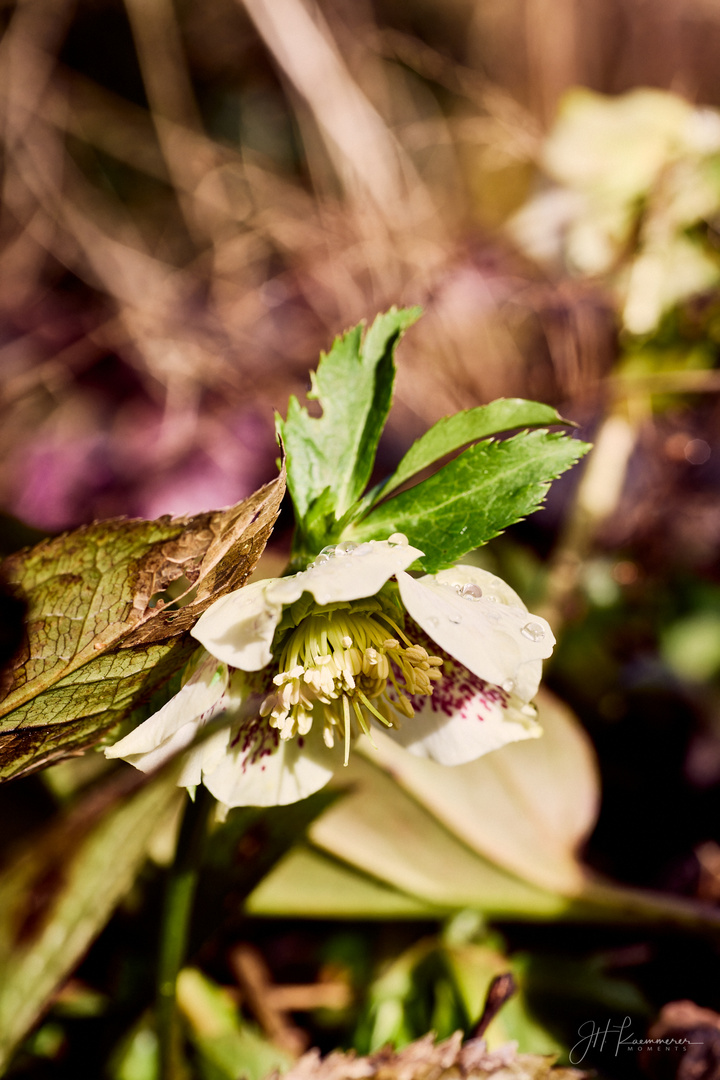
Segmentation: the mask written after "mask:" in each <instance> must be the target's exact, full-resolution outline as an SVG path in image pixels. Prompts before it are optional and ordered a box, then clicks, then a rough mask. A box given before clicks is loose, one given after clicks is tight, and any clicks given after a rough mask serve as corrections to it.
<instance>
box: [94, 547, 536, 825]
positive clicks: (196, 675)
mask: <svg viewBox="0 0 720 1080" xmlns="http://www.w3.org/2000/svg"><path fill="white" fill-rule="evenodd" d="M422 554H423V553H422V552H421V551H419V550H418V549H417V548H415V547H411V546H410V545H409V544H408V542H407V540H406V538H405V537H404V536H401V535H400V534H396V535H395V536H392V537H390V539H389V540H383V541H377V540H372V541H369V542H366V543H362V544H354V543H350V542H345V543H340V544H338V545H337V546H333V547H329V548H325V549H324V550H323V551H322V552H321V553H320V555H319V556H317V558H316V561H315V562H314V563H311V564H310V566H309V567H308V568H307V570H304V571H303V572H302V573H299V574H295V575H294V576H292V577H286V578H273V579H270V580H265V581H256V582H254V583H252V584H250V585H246V586H245V587H244V588H242V589H239V590H237V591H236V592H232V593H229V594H228V595H226V596H224V597H222V598H221V599H220V600H217V601H216V602H215V603H214V604H212V605H211V606H210V607H209V608H208V610H207V611H206V612H205V613H204V614H203V615H202V616H201V617H200V619H199V620H198V622H197V624H196V625H195V627H194V629H193V631H192V633H193V636H194V637H195V638H197V640H198V641H199V642H200V643H201V645H203V646H204V651H203V652H202V653H200V655H199V657H198V658H197V660H196V662H195V665H194V668H193V670H192V672H191V674H190V675H189V676H187V677H186V681H185V684H184V685H183V687H182V689H181V690H180V691H179V693H178V694H176V696H175V697H174V698H172V699H171V700H170V701H169V702H168V703H167V705H165V706H164V707H163V708H162V709H160V711H159V712H157V713H155V715H154V716H151V717H150V719H149V720H146V721H145V723H143V724H141V725H140V726H139V727H138V728H136V729H135V730H134V731H132V732H130V734H129V735H127V736H125V738H123V739H121V740H120V741H119V742H118V743H116V744H115V745H114V746H111V747H109V748H108V749H106V751H105V753H106V754H107V756H108V757H121V758H125V759H126V760H127V761H129V762H131V763H132V764H133V765H135V766H136V767H137V768H139V769H142V770H143V771H149V770H150V769H153V768H155V767H156V766H157V765H159V764H160V763H161V762H163V761H164V760H166V759H167V758H168V757H170V756H172V755H173V754H174V753H176V752H177V751H178V750H180V749H182V748H183V747H185V746H189V744H190V743H191V742H192V741H193V739H194V738H195V736H196V734H197V733H198V731H199V730H200V729H201V728H202V727H203V726H204V725H205V724H207V723H208V722H209V721H210V720H212V719H220V718H222V719H223V723H222V725H221V726H218V730H217V731H215V732H214V733H213V734H212V735H210V736H209V737H208V738H206V739H205V741H204V742H202V743H201V744H200V745H199V746H197V747H195V748H193V749H191V750H190V751H189V753H188V756H187V758H186V761H185V764H184V766H183V771H182V775H181V777H180V780H179V783H180V784H182V785H184V786H186V787H193V786H194V785H196V784H199V783H201V782H202V783H204V784H205V786H206V787H207V788H208V789H209V790H210V792H211V793H212V794H213V795H214V796H215V798H216V799H218V801H219V802H221V803H224V804H225V805H226V806H246V805H254V806H268V805H277V804H285V803H291V802H295V801H297V800H298V799H302V798H305V797H306V796H307V795H310V794H312V793H313V792H314V791H317V790H318V789H319V788H321V787H323V786H324V784H325V783H327V781H328V780H329V779H330V777H331V776H332V774H333V773H334V772H335V771H336V769H337V768H338V767H339V766H341V765H342V764H343V763H347V760H348V755H349V753H350V748H351V745H352V744H353V742H354V741H355V739H356V738H357V736H358V735H360V734H365V735H366V736H368V737H369V738H370V739H371V740H372V731H373V729H376V730H377V729H378V728H381V729H385V730H386V731H387V733H388V734H389V735H390V736H391V737H393V738H395V739H397V740H398V741H399V742H400V743H401V744H402V745H403V746H405V747H406V748H407V749H408V750H409V751H410V752H411V753H414V754H417V755H419V756H423V757H430V758H432V759H434V760H435V761H438V762H441V763H443V764H446V765H459V764H462V763H464V762H467V761H472V760H474V759H475V758H477V757H480V756H481V755H482V754H485V753H487V752H488V751H490V750H495V749H497V748H498V747H500V746H503V745H505V744H506V743H509V742H516V741H518V740H520V739H528V738H534V737H536V736H537V735H539V734H540V727H539V725H538V724H537V722H536V720H535V710H534V708H533V706H532V705H530V704H529V703H530V701H531V700H532V698H533V697H534V696H535V693H536V692H537V689H538V685H539V682H540V675H541V667H542V664H541V662H542V659H543V658H544V657H547V656H549V655H550V653H551V652H552V647H553V644H554V640H555V639H554V637H553V635H552V631H551V630H550V627H549V626H548V624H547V623H546V622H545V620H544V619H542V618H540V617H539V616H536V615H529V614H528V611H527V608H526V607H525V605H524V604H523V602H522V601H521V600H520V598H519V596H518V595H517V594H516V593H515V592H514V591H513V590H512V589H511V588H510V587H509V586H508V585H506V584H505V582H504V581H502V580H501V579H500V578H498V577H495V575H493V574H490V573H488V572H486V571H484V570H480V569H478V568H477V567H474V566H466V565H458V566H455V567H453V568H452V569H449V570H443V571H441V572H440V573H438V574H432V575H430V574H428V575H425V576H424V577H420V578H414V577H412V576H411V575H410V574H408V573H406V570H407V568H408V567H409V566H410V565H411V564H412V563H413V562H414V561H415V560H416V559H417V558H419V557H420V556H422ZM393 579H394V580H393Z"/></svg>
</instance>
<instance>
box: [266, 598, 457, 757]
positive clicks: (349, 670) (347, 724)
mask: <svg viewBox="0 0 720 1080" xmlns="http://www.w3.org/2000/svg"><path fill="white" fill-rule="evenodd" d="M401 642H402V643H401ZM442 663H443V661H442V660H441V659H440V657H438V656H430V655H429V653H428V652H427V650H426V649H424V648H423V647H422V646H421V645H413V644H411V642H410V641H409V639H408V638H407V637H406V636H405V634H404V633H403V631H402V630H401V629H400V627H399V626H397V625H396V623H395V622H394V621H393V620H392V619H391V618H389V617H388V616H387V615H386V614H385V613H381V612H374V611H373V612H368V611H367V610H352V608H351V609H350V610H348V609H347V608H346V607H343V608H342V609H338V610H332V611H323V612H316V613H314V614H311V615H308V616H306V618H304V619H303V620H302V621H301V622H300V623H299V625H298V626H297V627H295V629H294V630H293V631H292V632H291V634H290V635H289V637H288V639H287V641H286V642H285V644H284V647H283V649H282V653H281V655H280V660H279V673H278V674H277V675H276V676H275V677H274V679H273V683H274V684H275V687H276V688H277V689H276V690H274V691H273V692H272V693H270V694H268V695H267V697H266V698H265V700H264V701H263V703H262V706H261V709H260V714H261V716H267V717H268V718H269V720H268V722H269V724H270V726H271V727H274V728H277V729H278V731H279V734H280V738H281V739H291V738H293V737H294V736H296V735H300V736H303V735H307V733H308V732H309V731H310V728H311V727H312V725H313V723H314V722H317V721H320V722H322V725H323V739H324V741H325V745H326V746H328V747H332V746H334V745H335V739H336V736H339V737H340V738H341V739H342V740H343V741H344V743H345V764H347V761H348V756H349V753H350V743H351V741H352V739H353V737H354V736H355V735H356V734H358V733H359V732H361V731H362V732H364V733H365V734H366V735H370V721H371V718H373V717H374V718H375V719H376V720H378V721H380V723H381V724H384V725H385V726H386V727H398V726H399V724H400V717H401V716H406V717H408V718H411V717H412V716H413V715H414V709H413V706H412V703H411V702H410V700H409V698H408V696H407V695H408V694H410V695H413V694H421V695H424V696H429V695H430V694H432V690H433V682H435V681H437V680H438V679H439V678H441V674H440V670H439V669H440V668H441V667H442Z"/></svg>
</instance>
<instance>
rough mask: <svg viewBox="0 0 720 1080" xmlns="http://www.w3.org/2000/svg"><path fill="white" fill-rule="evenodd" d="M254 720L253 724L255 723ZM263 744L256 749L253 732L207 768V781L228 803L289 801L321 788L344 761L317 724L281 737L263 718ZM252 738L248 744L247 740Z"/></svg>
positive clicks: (263, 803) (249, 803)
mask: <svg viewBox="0 0 720 1080" xmlns="http://www.w3.org/2000/svg"><path fill="white" fill-rule="evenodd" d="M256 723H257V722H256V721H254V720H252V721H250V724H251V725H252V724H256ZM261 723H262V725H263V728H264V731H265V744H264V748H263V749H262V750H261V751H260V753H258V752H257V744H256V743H255V742H254V740H253V737H252V735H251V737H250V739H249V740H246V743H245V744H244V742H243V738H242V734H243V732H242V731H241V737H240V738H239V739H236V740H235V746H232V747H229V748H228V749H227V752H226V753H225V754H224V755H223V757H222V759H221V760H220V762H219V764H218V765H217V766H216V768H214V769H213V770H212V771H210V770H209V769H204V770H203V783H204V784H205V787H206V788H207V789H208V790H209V791H210V792H211V793H212V794H213V795H214V796H215V798H216V799H217V800H218V801H219V802H221V803H224V804H225V805H226V806H285V805H286V804H287V803H293V802H297V801H298V800H299V799H305V798H307V796H308V795H312V794H313V793H314V792H316V791H319V790H320V788H322V787H324V786H325V784H327V782H328V780H330V778H331V776H332V775H333V773H334V772H335V771H336V769H337V768H338V767H339V766H340V765H341V764H342V754H341V751H340V748H338V747H336V748H335V749H333V750H329V749H328V748H327V747H326V746H325V745H324V743H323V741H322V736H321V732H320V730H319V725H314V726H313V728H312V730H311V731H310V733H309V734H308V735H306V736H305V737H304V738H295V739H288V740H287V741H286V740H283V739H280V738H278V737H277V732H275V731H274V729H272V728H269V727H268V726H267V724H266V722H265V721H262V722H261ZM247 743H249V745H247Z"/></svg>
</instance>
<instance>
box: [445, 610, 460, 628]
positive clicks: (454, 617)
mask: <svg viewBox="0 0 720 1080" xmlns="http://www.w3.org/2000/svg"><path fill="white" fill-rule="evenodd" d="M448 620H449V621H450V622H451V623H455V625H456V626H457V624H458V623H461V622H462V615H456V614H455V612H453V613H452V615H448Z"/></svg>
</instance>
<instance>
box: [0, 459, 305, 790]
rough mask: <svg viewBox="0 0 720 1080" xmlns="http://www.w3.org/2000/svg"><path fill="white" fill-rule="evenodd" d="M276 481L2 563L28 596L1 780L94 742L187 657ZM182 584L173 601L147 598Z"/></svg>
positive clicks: (249, 550) (1, 731)
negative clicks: (227, 504) (195, 511)
mask: <svg viewBox="0 0 720 1080" xmlns="http://www.w3.org/2000/svg"><path fill="white" fill-rule="evenodd" d="M283 490H284V483H283V477H282V476H281V477H279V478H278V479H277V480H275V481H273V482H272V483H271V484H268V485H267V486H266V487H265V488H263V489H262V490H261V491H259V492H257V493H256V494H255V495H253V496H251V497H250V498H249V499H246V500H245V501H244V502H242V503H239V504H238V505H237V506H235V507H231V508H230V509H229V510H222V511H215V512H212V513H205V514H199V515H197V516H195V517H192V518H178V519H170V518H168V517H165V518H160V519H159V520H158V521H127V520H125V519H118V520H113V521H105V522H97V523H95V524H94V525H89V526H87V527H85V528H82V529H78V530H77V531H75V532H71V533H66V534H64V535H62V536H59V537H57V538H55V539H52V540H46V541H44V542H43V543H41V544H39V545H37V546H36V547H34V548H30V549H29V550H26V551H22V552H19V553H18V554H17V555H13V556H11V557H10V558H9V559H7V560H6V561H5V562H4V563H3V574H4V578H5V581H6V582H7V583H8V585H9V586H10V587H11V588H13V590H14V591H15V592H16V593H17V594H18V595H20V596H22V597H23V598H24V600H25V601H26V603H27V607H28V613H27V624H26V636H25V640H24V642H23V645H22V647H21V649H20V651H19V653H18V654H16V656H15V658H14V662H13V663H12V664H11V665H10V667H8V668H6V669H5V670H4V671H3V673H2V681H1V682H0V688H1V689H0V693H1V694H2V699H1V700H0V779H8V778H10V777H12V776H18V775H22V774H23V773H25V772H28V771H30V770H32V769H35V768H38V767H40V766H42V765H45V764H47V763H48V762H50V761H53V760H55V759H57V758H58V757H62V756H64V755H66V754H67V753H69V752H74V751H77V750H79V749H83V748H84V747H87V746H90V745H92V743H94V742H97V741H98V739H99V738H100V737H101V736H102V734H103V733H104V732H106V731H108V730H109V729H110V728H111V727H114V726H115V724H117V723H118V722H119V721H120V720H121V719H123V718H124V717H125V716H128V715H129V714H130V713H131V712H132V711H133V710H134V709H135V708H136V707H137V706H138V705H139V704H140V703H141V702H143V701H145V700H147V699H148V698H149V697H150V695H151V694H152V693H153V692H154V691H155V690H156V689H157V688H158V687H159V686H161V685H162V684H163V683H164V682H166V681H167V680H168V679H169V678H170V676H171V675H172V674H173V672H174V671H177V670H178V668H180V667H182V665H183V664H184V663H185V662H186V660H187V659H188V657H189V655H190V653H191V652H192V651H193V649H194V648H195V647H196V646H195V643H194V642H193V641H192V640H191V639H189V637H188V631H189V630H190V628H191V627H192V626H193V624H194V623H195V621H196V619H197V617H198V616H199V615H200V614H201V613H202V612H203V611H204V610H205V608H207V607H208V605H209V604H210V603H212V601H213V600H215V599H217V598H218V597H219V596H221V595H223V593H225V592H228V591H229V590H230V589H234V588H238V587H239V586H240V585H242V583H243V582H244V581H245V579H246V578H247V577H248V575H249V574H250V572H251V571H252V569H253V567H254V566H255V563H256V562H257V560H258V558H259V557H260V554H261V552H262V550H263V548H264V546H265V543H266V542H267V538H268V536H269V535H270V530H271V528H272V525H273V522H274V520H275V517H276V515H277V511H278V507H279V504H280V500H281V498H282V494H283ZM179 580H180V581H182V580H184V589H183V590H182V592H181V596H180V597H179V600H180V605H179V606H178V605H176V604H167V605H164V606H163V605H161V604H157V603H156V599H157V597H158V596H160V595H162V594H163V593H164V592H165V590H166V589H168V587H169V586H171V585H172V584H173V583H177V582H178V581H179Z"/></svg>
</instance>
